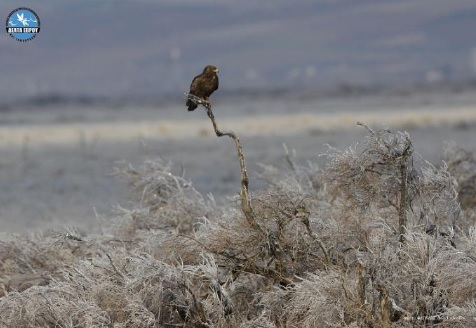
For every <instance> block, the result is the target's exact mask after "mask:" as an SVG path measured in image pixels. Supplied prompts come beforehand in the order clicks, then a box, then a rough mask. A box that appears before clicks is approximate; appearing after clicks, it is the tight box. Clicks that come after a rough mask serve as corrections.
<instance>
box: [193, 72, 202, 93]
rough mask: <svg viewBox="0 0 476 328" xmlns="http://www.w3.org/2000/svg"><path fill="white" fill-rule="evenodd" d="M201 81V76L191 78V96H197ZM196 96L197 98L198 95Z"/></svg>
mask: <svg viewBox="0 0 476 328" xmlns="http://www.w3.org/2000/svg"><path fill="white" fill-rule="evenodd" d="M202 79H203V76H202V74H200V75H197V76H195V77H194V78H193V80H192V84H190V93H191V94H193V95H197V93H199V90H200V85H201V83H202ZM197 96H199V95H197Z"/></svg>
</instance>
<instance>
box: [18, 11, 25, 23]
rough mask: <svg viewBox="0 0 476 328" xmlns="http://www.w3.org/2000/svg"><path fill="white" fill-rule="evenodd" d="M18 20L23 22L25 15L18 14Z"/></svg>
mask: <svg viewBox="0 0 476 328" xmlns="http://www.w3.org/2000/svg"><path fill="white" fill-rule="evenodd" d="M17 18H18V20H19V21H20V22H21V21H23V19H24V18H23V13H21V15H20V14H17Z"/></svg>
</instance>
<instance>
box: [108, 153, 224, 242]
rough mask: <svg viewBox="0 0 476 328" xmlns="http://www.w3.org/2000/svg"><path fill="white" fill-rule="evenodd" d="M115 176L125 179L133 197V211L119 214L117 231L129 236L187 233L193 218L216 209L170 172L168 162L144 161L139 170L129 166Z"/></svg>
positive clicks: (170, 164)
mask: <svg viewBox="0 0 476 328" xmlns="http://www.w3.org/2000/svg"><path fill="white" fill-rule="evenodd" d="M117 174H118V175H121V176H125V177H126V178H127V180H128V181H129V184H130V185H131V186H132V187H133V188H134V190H135V194H136V196H137V203H138V206H137V208H135V209H134V210H133V211H128V210H126V211H124V213H123V216H124V219H123V225H124V226H123V227H121V229H123V230H124V231H126V232H128V233H129V234H131V233H132V234H133V233H134V232H135V231H136V230H137V229H139V230H142V229H146V230H151V229H166V228H173V229H175V230H177V231H179V232H181V233H187V232H190V231H191V230H192V227H193V224H194V222H195V220H196V218H197V217H202V216H208V215H211V213H212V212H213V211H214V210H216V206H214V202H213V199H205V198H204V197H203V196H202V195H201V194H200V193H199V192H198V191H197V190H196V189H195V188H194V187H193V185H192V183H191V182H190V181H188V180H186V179H185V178H184V177H181V176H177V175H174V174H173V173H172V163H171V162H164V161H162V160H160V159H157V160H147V161H146V162H145V163H144V164H143V165H142V166H141V167H140V168H139V169H135V168H133V167H132V166H129V167H128V168H126V169H123V170H117Z"/></svg>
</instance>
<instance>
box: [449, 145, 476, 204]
mask: <svg viewBox="0 0 476 328" xmlns="http://www.w3.org/2000/svg"><path fill="white" fill-rule="evenodd" d="M443 158H444V159H445V161H446V163H448V170H449V172H450V173H451V175H452V176H454V177H455V179H456V180H457V181H458V200H459V201H460V202H461V206H463V208H467V209H469V208H473V209H476V152H475V151H469V150H466V149H463V148H461V147H458V146H457V145H455V144H449V145H447V146H446V147H445V149H444V151H443Z"/></svg>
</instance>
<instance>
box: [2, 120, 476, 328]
mask: <svg viewBox="0 0 476 328" xmlns="http://www.w3.org/2000/svg"><path fill="white" fill-rule="evenodd" d="M369 131H370V135H369V136H368V137H366V138H365V139H364V140H363V141H361V142H360V143H358V144H356V145H353V146H352V147H350V148H349V149H347V150H345V151H343V152H341V151H336V150H334V151H330V152H329V153H328V154H327V155H328V156H329V158H330V161H329V163H328V165H327V166H326V167H325V168H323V169H320V168H318V167H317V166H314V165H312V164H311V165H307V166H301V165H299V164H297V163H295V161H294V159H293V157H292V156H290V155H289V153H287V154H286V155H287V157H286V159H287V164H288V166H287V167H286V168H275V167H272V166H263V171H262V173H261V175H260V177H261V178H263V179H264V180H265V181H266V182H267V188H266V189H264V190H262V191H260V192H257V193H254V194H252V195H251V196H252V199H251V204H252V206H253V211H252V212H248V213H247V215H248V216H246V215H245V213H243V208H242V204H243V203H242V199H241V198H239V197H238V196H237V197H236V198H234V199H232V200H231V201H230V202H231V203H230V204H226V205H224V206H222V207H217V206H216V205H215V204H214V202H213V201H212V199H207V198H204V197H203V196H202V195H200V194H199V193H198V192H197V191H196V190H195V189H194V188H193V187H192V185H191V183H190V182H189V181H187V180H186V179H184V178H183V177H181V176H176V175H174V174H173V173H172V172H171V166H170V164H168V163H164V162H162V161H155V162H154V161H148V162H146V163H145V164H144V166H143V167H141V168H140V169H138V170H135V169H133V168H128V169H126V170H123V171H121V173H122V174H125V175H126V176H127V177H128V179H129V182H130V183H131V185H132V186H133V187H134V188H135V190H136V193H137V195H138V197H137V202H136V203H135V204H134V206H133V207H132V208H131V209H122V210H121V214H120V215H118V218H117V220H116V221H115V222H112V223H111V224H112V225H113V226H115V229H114V230H112V231H113V234H112V235H110V236H104V235H101V236H87V237H81V238H79V237H76V236H75V235H74V234H73V235H71V234H67V235H65V234H56V235H55V234H50V235H48V236H37V237H35V238H27V237H9V238H3V239H2V241H0V284H1V285H0V287H3V288H0V313H1V315H0V325H1V326H5V327H112V326H114V327H132V328H134V327H263V328H264V327H266V328H267V327H427V326H437V325H438V326H442V327H472V326H473V323H474V320H475V318H476V305H475V299H474V295H476V283H475V281H476V280H475V279H474V272H476V265H475V261H474V259H475V258H476V254H475V250H476V228H475V226H474V222H476V221H475V219H476V214H475V213H474V211H471V210H465V211H463V210H462V209H461V208H460V205H459V202H458V190H460V189H458V184H457V182H456V180H457V181H458V182H460V181H461V180H459V179H460V178H458V175H457V173H453V172H459V171H457V170H456V168H459V167H460V166H458V165H456V164H455V163H456V162H457V161H455V162H454V163H453V162H452V161H451V160H449V159H447V163H448V164H447V165H445V164H443V165H441V166H439V167H435V166H433V165H431V164H429V163H427V162H425V161H423V160H420V159H419V158H418V156H415V155H414V154H413V153H412V148H411V140H410V137H409V135H408V134H406V133H400V132H392V131H388V130H384V131H372V130H370V129H369ZM458 156H459V155H458ZM465 158H466V157H465ZM450 159H451V158H450ZM465 172H466V171H465ZM453 174H456V180H455V178H454V177H453ZM460 185H461V184H460ZM460 191H461V190H460ZM460 199H461V198H460ZM250 213H251V215H253V217H250ZM250 218H251V220H250ZM402 219H404V220H402ZM402 231H403V233H402ZM402 236H403V238H401V237H402ZM15 277H16V279H17V280H15ZM37 278H38V279H37ZM40 278H44V279H43V280H42V279H40ZM12 279H13V280H12ZM21 279H26V280H28V279H31V281H33V282H30V283H29V284H27V285H23V286H25V288H23V287H22V288H11V287H9V286H13V285H18V284H16V283H15V281H21ZM35 279H36V280H35ZM39 285H43V286H39Z"/></svg>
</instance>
